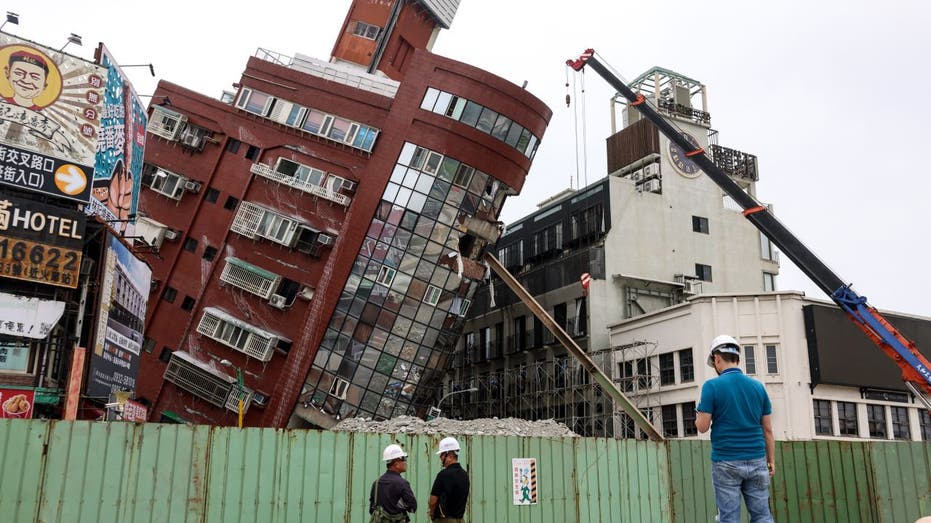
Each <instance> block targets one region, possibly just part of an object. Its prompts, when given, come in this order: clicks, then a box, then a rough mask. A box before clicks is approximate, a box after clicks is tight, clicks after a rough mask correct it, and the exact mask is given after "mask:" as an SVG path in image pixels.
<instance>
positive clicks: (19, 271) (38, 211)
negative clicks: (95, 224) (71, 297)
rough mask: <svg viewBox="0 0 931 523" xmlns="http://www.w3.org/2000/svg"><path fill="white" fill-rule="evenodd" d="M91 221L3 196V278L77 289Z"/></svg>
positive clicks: (0, 239)
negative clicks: (87, 231)
mask: <svg viewBox="0 0 931 523" xmlns="http://www.w3.org/2000/svg"><path fill="white" fill-rule="evenodd" d="M86 220H87V218H86V217H85V216H84V215H83V214H81V213H79V212H77V211H71V210H68V209H61V208H58V207H53V206H51V205H45V204H41V203H38V202H34V201H31V200H23V199H20V198H14V197H12V196H2V195H0V278H14V279H17V280H27V281H33V282H37V283H44V284H47V285H57V286H60V287H69V288H72V289H74V288H76V287H77V286H78V273H79V271H80V269H81V249H82V247H83V245H84V224H85V221H86Z"/></svg>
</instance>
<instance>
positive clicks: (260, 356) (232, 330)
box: [197, 307, 279, 361]
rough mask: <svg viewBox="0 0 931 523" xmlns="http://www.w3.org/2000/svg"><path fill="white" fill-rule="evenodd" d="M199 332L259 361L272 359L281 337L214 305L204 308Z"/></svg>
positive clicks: (198, 327)
mask: <svg viewBox="0 0 931 523" xmlns="http://www.w3.org/2000/svg"><path fill="white" fill-rule="evenodd" d="M197 332H198V333H200V334H203V335H204V336H207V337H208V338H210V339H212V340H214V341H216V342H218V343H222V344H223V345H226V346H227V347H230V348H232V349H235V350H237V351H239V352H241V353H243V354H245V355H246V356H249V357H252V358H255V359H257V360H259V361H270V360H271V359H272V354H274V352H275V346H276V345H278V340H279V337H278V336H277V335H275V334H272V333H270V332H268V331H265V330H262V329H260V328H258V327H255V326H253V325H249V324H248V323H246V322H244V321H242V320H240V319H238V318H235V317H233V316H231V315H229V314H227V313H225V312H223V311H221V310H220V309H216V308H214V307H206V308H204V314H203V316H201V318H200V322H199V323H198V324H197Z"/></svg>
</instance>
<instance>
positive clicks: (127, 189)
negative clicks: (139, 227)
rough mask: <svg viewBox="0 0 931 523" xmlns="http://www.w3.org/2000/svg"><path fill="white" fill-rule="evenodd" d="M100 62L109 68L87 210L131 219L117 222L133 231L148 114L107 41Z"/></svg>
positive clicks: (117, 225) (106, 216)
mask: <svg viewBox="0 0 931 523" xmlns="http://www.w3.org/2000/svg"><path fill="white" fill-rule="evenodd" d="M97 63H98V64H100V65H102V66H103V67H105V68H106V74H107V82H106V89H104V91H103V93H104V94H103V101H104V105H103V112H102V113H101V114H100V135H99V137H98V140H97V157H96V161H95V163H94V180H93V192H92V194H91V201H90V205H89V206H88V207H87V212H88V214H96V215H99V216H102V217H103V218H104V219H105V220H127V221H123V222H114V227H115V228H116V229H117V230H118V231H120V232H124V231H125V233H126V234H133V227H132V224H131V223H129V222H128V220H129V216H130V215H131V214H132V215H135V214H136V208H137V206H138V205H139V189H140V187H141V186H142V157H143V152H144V149H145V127H146V113H145V109H144V107H143V105H142V102H141V101H140V100H139V97H138V96H137V95H136V92H135V90H133V87H132V84H130V83H129V80H127V79H126V76H125V75H124V74H123V71H122V70H121V69H120V66H119V65H117V63H116V60H115V59H114V58H113V56H111V55H110V53H109V51H108V50H107V49H106V47H104V46H103V44H101V45H100V48H99V49H98V50H97Z"/></svg>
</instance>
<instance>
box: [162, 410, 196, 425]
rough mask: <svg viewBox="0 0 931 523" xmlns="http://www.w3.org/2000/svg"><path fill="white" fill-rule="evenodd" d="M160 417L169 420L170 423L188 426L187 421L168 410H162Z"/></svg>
mask: <svg viewBox="0 0 931 523" xmlns="http://www.w3.org/2000/svg"><path fill="white" fill-rule="evenodd" d="M162 417H163V418H168V419H169V420H171V421H172V422H174V423H181V424H184V425H188V424H190V422H189V421H188V420H186V419H184V418H182V417H181V416H179V415H177V414H175V413H174V412H172V411H170V410H163V411H162Z"/></svg>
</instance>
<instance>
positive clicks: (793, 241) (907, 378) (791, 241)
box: [566, 49, 931, 412]
mask: <svg viewBox="0 0 931 523" xmlns="http://www.w3.org/2000/svg"><path fill="white" fill-rule="evenodd" d="M566 65H568V66H569V67H571V68H572V69H573V70H575V71H579V72H581V71H582V70H583V69H584V68H585V67H586V66H588V67H590V68H592V69H594V70H595V72H596V73H598V75H599V76H601V77H602V78H603V79H604V80H605V81H607V82H608V84H610V85H611V87H613V88H614V89H616V90H617V92H618V93H619V94H621V95H622V96H623V97H624V98H626V99H627V100H628V102H629V104H630V106H631V107H635V108H636V109H637V110H638V111H639V112H640V114H641V115H642V116H643V117H644V118H646V119H648V120H649V121H650V122H651V123H652V124H653V125H654V126H656V127H657V129H659V131H660V132H661V133H663V135H664V136H666V138H667V139H669V140H670V141H672V142H673V143H675V144H676V145H678V146H679V147H681V148H682V150H683V151H688V152H687V153H685V155H686V157H688V158H689V159H691V160H692V161H693V162H694V163H695V164H696V165H698V166H699V167H700V168H701V170H702V171H704V172H705V174H706V175H708V177H709V178H710V179H711V180H712V181H713V182H714V183H716V184H717V185H718V187H720V188H721V189H722V190H723V191H724V192H725V193H726V194H727V195H728V196H730V197H731V198H732V199H733V200H734V201H735V202H737V204H738V205H740V207H741V208H742V209H743V215H744V216H745V217H746V218H747V219H748V220H749V221H750V222H751V223H752V224H753V225H754V226H756V228H757V229H759V230H760V232H762V233H763V234H764V235H765V236H766V237H767V238H769V240H770V241H771V242H773V243H774V244H775V245H776V246H777V247H779V249H780V250H782V252H783V253H784V254H785V255H786V256H788V257H789V259H791V260H792V261H793V262H794V263H795V265H796V266H798V268H799V269H801V271H802V272H803V273H805V275H806V276H808V277H809V278H810V279H811V280H812V281H813V282H814V283H815V285H817V286H818V288H820V289H821V290H822V291H824V293H825V294H827V295H828V296H830V297H831V299H832V300H834V302H835V303H837V305H838V306H839V307H840V308H841V310H843V311H844V312H845V313H846V314H847V316H848V317H849V318H850V319H851V320H852V321H853V322H854V323H855V324H856V325H857V327H859V328H860V329H861V330H862V331H863V332H864V333H865V334H866V336H867V337H869V339H871V340H873V342H874V343H876V344H877V345H878V346H879V348H880V349H881V350H882V351H883V352H885V353H886V355H887V356H889V357H890V358H891V359H892V360H893V361H894V362H895V363H896V365H898V366H899V368H900V369H901V370H902V380H903V381H904V382H905V386H906V387H907V388H908V389H909V390H910V391H911V393H912V394H914V395H915V397H916V398H918V399H919V400H920V401H921V402H922V403H923V404H924V407H925V408H926V409H928V411H929V412H931V363H929V362H928V359H927V358H925V357H924V355H922V354H921V353H920V352H918V349H917V347H916V346H915V344H914V343H913V342H912V341H910V340H909V339H908V338H906V337H905V336H904V335H903V334H902V333H901V332H899V331H898V329H896V328H895V327H894V326H893V325H892V324H891V323H889V322H888V321H887V320H886V319H885V318H884V317H883V315H882V314H881V313H880V312H879V311H878V310H876V308H875V307H872V306H871V305H869V303H867V299H866V297H865V296H860V295H858V294H857V293H856V292H855V291H854V290H853V288H852V287H851V285H849V284H845V283H844V280H842V279H841V278H840V277H839V276H838V275H837V274H835V273H834V271H832V270H831V269H830V268H828V266H827V265H825V264H824V262H822V261H821V260H820V259H819V258H818V257H817V256H815V254H814V253H813V252H812V251H811V250H809V249H808V247H806V246H805V245H804V244H803V243H802V242H801V241H800V240H799V239H798V237H796V236H795V235H794V234H793V233H792V232H791V231H790V230H789V229H788V228H786V226H785V225H783V224H782V223H781V222H780V221H779V220H778V219H777V218H776V216H775V215H774V214H773V213H772V212H771V211H770V210H769V209H768V208H767V207H766V206H765V205H763V204H761V203H760V202H759V201H757V200H756V199H755V198H754V197H753V196H751V195H750V194H748V193H747V192H746V191H744V190H743V189H741V187H740V185H738V184H737V183H736V182H735V181H734V180H732V179H731V177H730V176H728V175H727V174H726V173H724V171H722V170H721V169H720V168H719V167H718V166H717V165H716V164H715V163H714V160H713V159H712V158H711V157H710V156H709V155H708V154H707V153H706V152H705V150H704V149H703V148H701V147H698V148H696V146H695V145H694V144H692V143H690V142H689V141H688V140H687V139H686V138H685V136H684V135H683V133H682V131H681V130H679V129H677V128H676V127H675V126H674V125H673V124H672V123H671V122H670V121H669V120H667V119H666V118H664V117H663V116H662V115H660V114H659V112H658V111H657V110H656V108H655V107H654V106H653V104H652V103H650V102H649V101H648V100H647V99H646V98H645V97H644V96H643V94H641V93H635V92H634V91H633V90H632V89H631V88H630V87H629V86H628V85H627V84H626V83H624V81H623V80H621V78H620V77H619V75H618V74H617V73H615V72H614V71H613V70H612V69H611V67H610V66H608V65H607V63H606V62H604V61H603V60H602V59H601V58H600V57H599V56H597V54H596V53H595V50H594V49H587V50H586V51H585V52H584V53H583V54H582V55H581V56H579V58H577V59H575V60H571V59H570V60H567V61H566Z"/></svg>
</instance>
